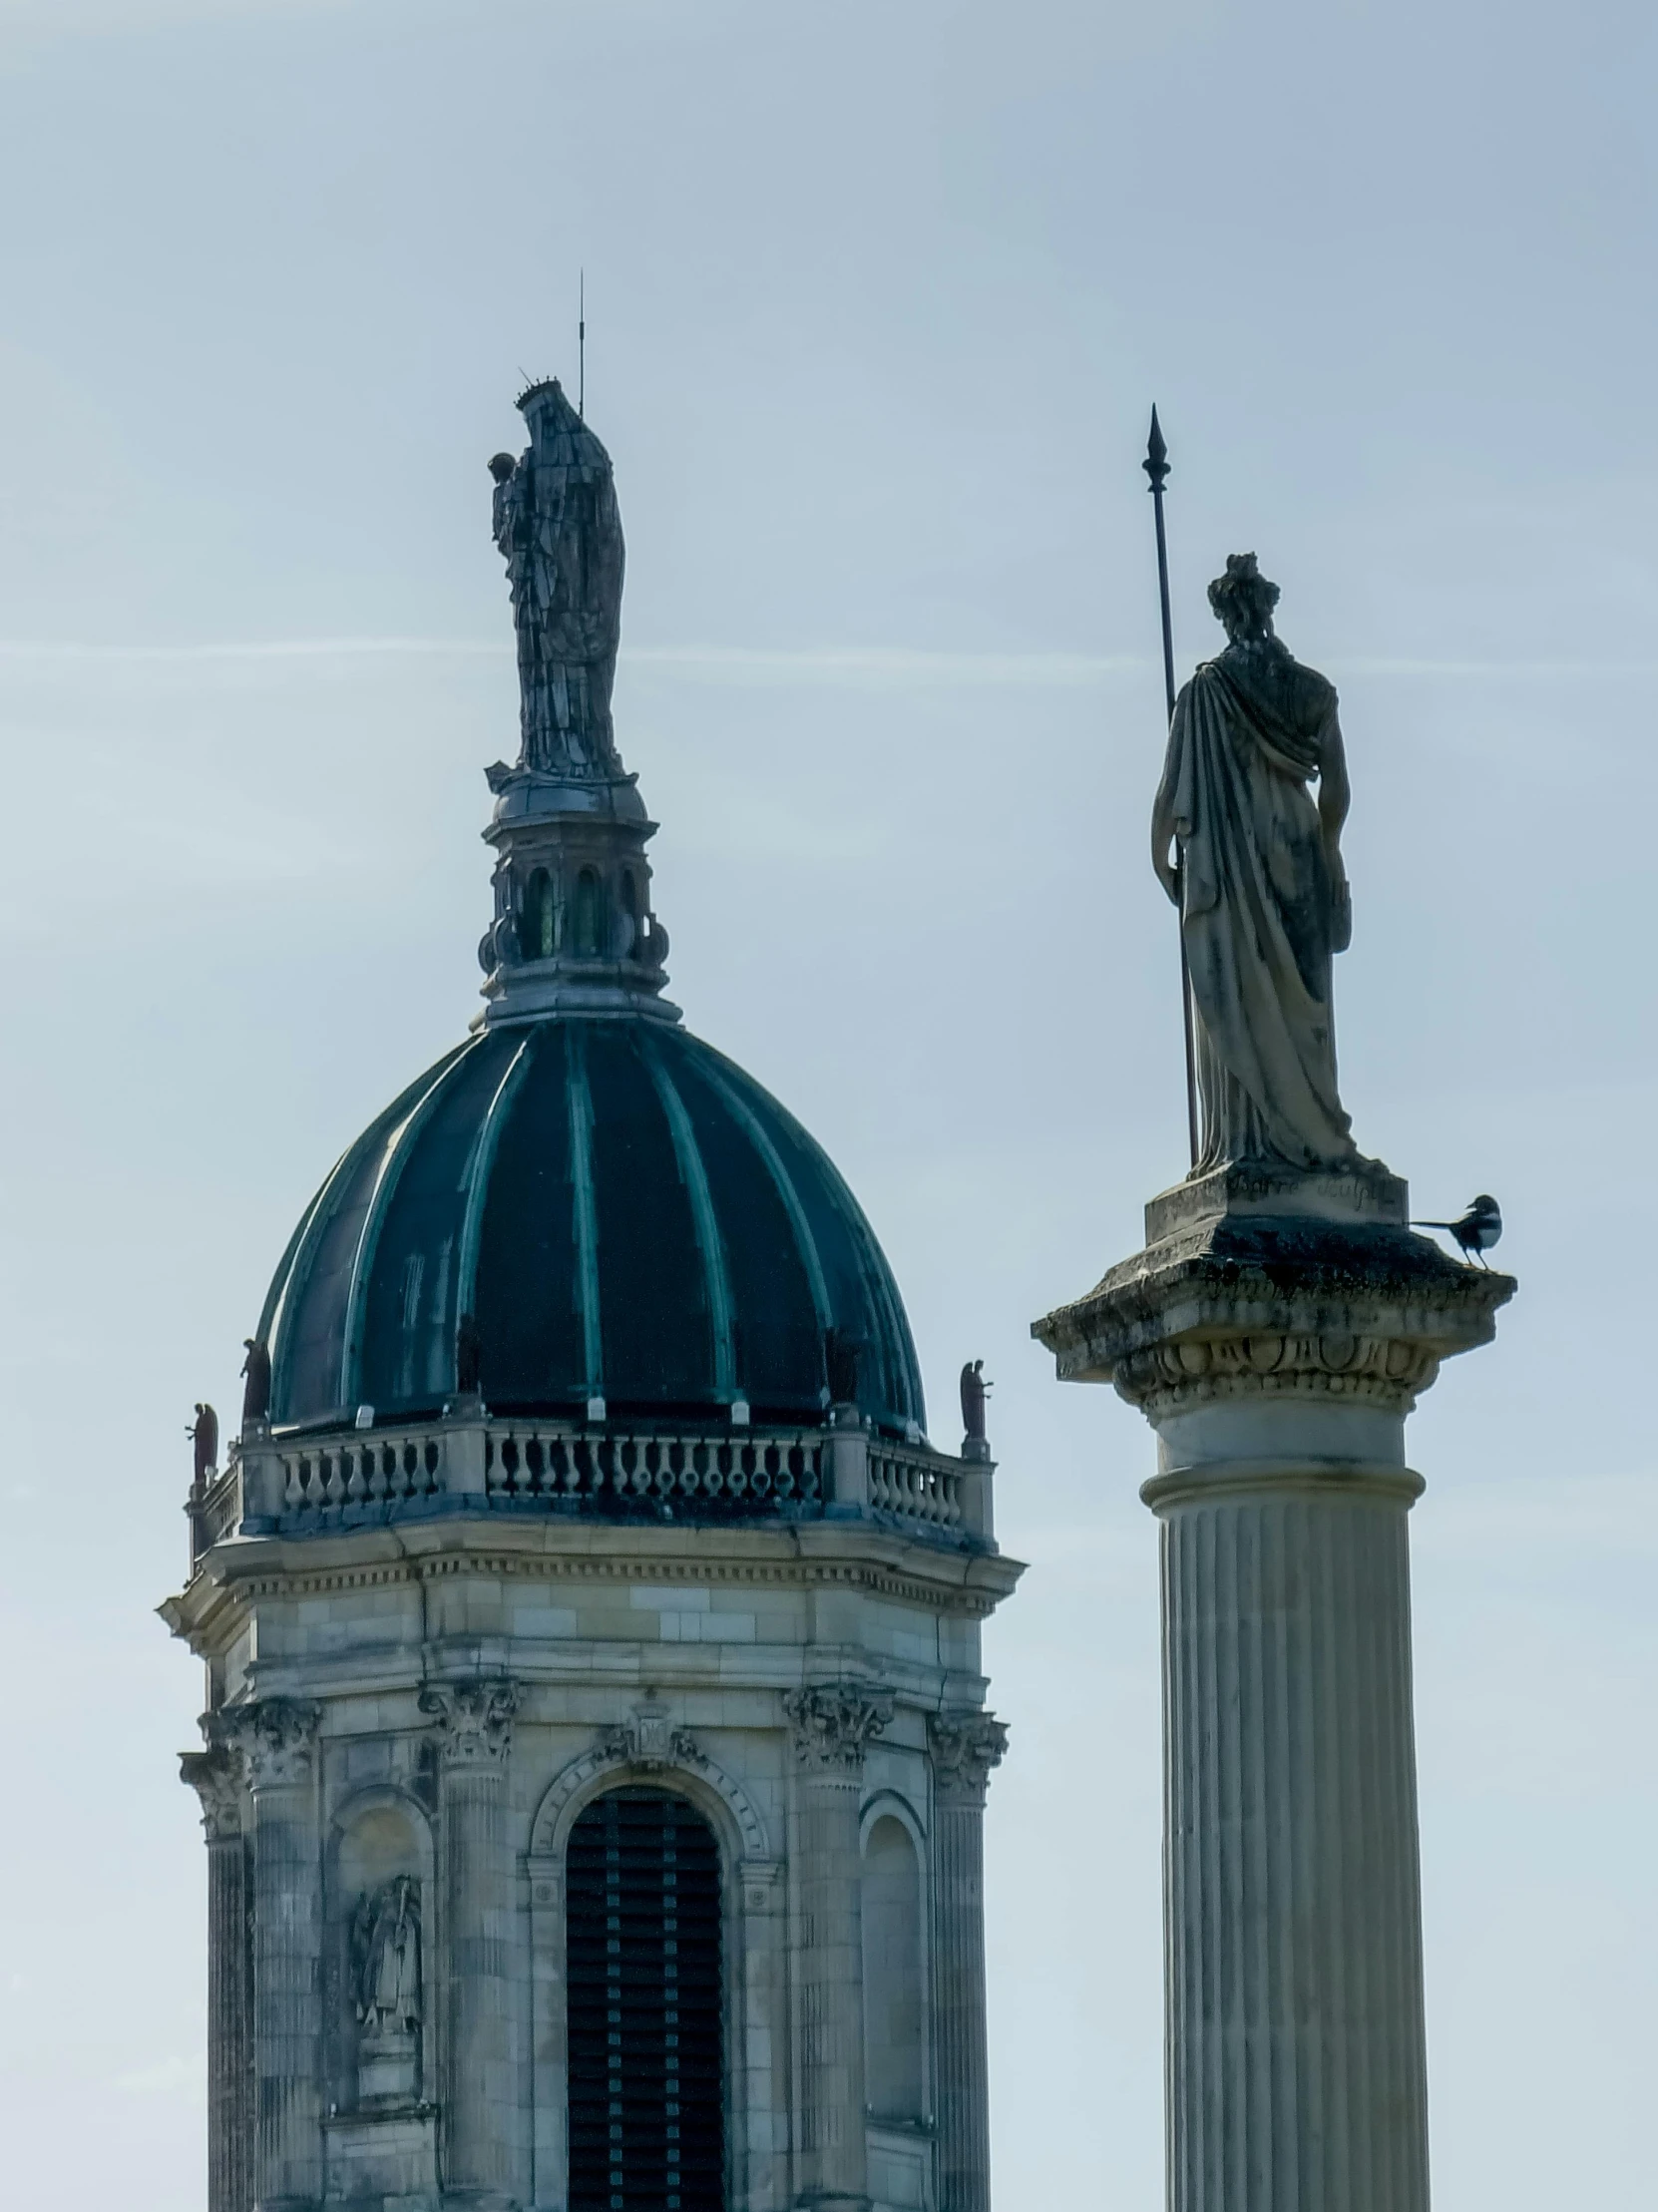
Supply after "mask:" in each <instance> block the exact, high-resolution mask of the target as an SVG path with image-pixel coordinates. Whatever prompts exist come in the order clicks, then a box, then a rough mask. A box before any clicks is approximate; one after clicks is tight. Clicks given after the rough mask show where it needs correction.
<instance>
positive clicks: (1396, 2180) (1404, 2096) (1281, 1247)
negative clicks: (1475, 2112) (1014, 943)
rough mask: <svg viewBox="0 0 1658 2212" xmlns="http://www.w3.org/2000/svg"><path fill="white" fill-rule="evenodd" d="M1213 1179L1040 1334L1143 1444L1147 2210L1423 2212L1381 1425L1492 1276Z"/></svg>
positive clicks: (1414, 1898)
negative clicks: (1159, 2113) (1159, 2130)
mask: <svg viewBox="0 0 1658 2212" xmlns="http://www.w3.org/2000/svg"><path fill="white" fill-rule="evenodd" d="M1407 1219H1408V1200H1407V1194H1406V1190H1405V1185H1404V1184H1403V1183H1402V1182H1400V1181H1398V1179H1397V1178H1395V1177H1393V1176H1392V1175H1389V1174H1388V1173H1387V1171H1386V1170H1385V1169H1383V1168H1380V1167H1378V1166H1375V1165H1373V1164H1371V1163H1362V1164H1361V1166H1360V1168H1358V1169H1356V1170H1354V1171H1353V1172H1352V1173H1349V1174H1344V1175H1339V1176H1336V1175H1332V1176H1327V1177H1302V1176H1297V1175H1295V1174H1293V1173H1292V1172H1290V1171H1288V1170H1286V1171H1284V1172H1282V1173H1279V1172H1278V1171H1276V1170H1263V1169H1257V1168H1249V1169H1244V1168H1232V1169H1223V1170H1219V1171H1217V1172H1216V1173H1215V1174H1213V1175H1211V1176H1208V1177H1206V1178H1204V1179H1203V1181H1201V1182H1199V1183H1196V1184H1188V1185H1183V1186H1182V1187H1181V1189H1180V1190H1178V1191H1174V1192H1170V1193H1168V1194H1166V1195H1165V1197H1164V1198H1162V1199H1157V1200H1154V1201H1153V1202H1152V1204H1151V1205H1150V1206H1149V1207H1148V1208H1147V1209H1146V1230H1147V1248H1146V1250H1145V1251H1143V1252H1142V1253H1140V1254H1139V1255H1138V1256H1137V1257H1136V1258H1135V1259H1132V1260H1129V1261H1127V1262H1125V1263H1124V1264H1123V1265H1122V1266H1121V1267H1117V1268H1113V1269H1112V1270H1111V1272H1110V1273H1109V1274H1107V1275H1106V1277H1105V1278H1104V1280H1103V1282H1101V1283H1100V1285H1099V1287H1098V1288H1097V1289H1096V1290H1095V1291H1093V1292H1092V1293H1091V1294H1090V1295H1089V1296H1088V1297H1087V1298H1085V1299H1081V1300H1079V1301H1078V1302H1077V1303H1076V1304H1075V1305H1073V1306H1069V1307H1064V1308H1061V1309H1060V1310H1059V1311H1058V1312H1056V1313H1053V1314H1050V1315H1048V1316H1047V1318H1046V1319H1045V1320H1044V1321H1041V1322H1038V1323H1037V1324H1036V1334H1037V1335H1038V1336H1040V1337H1041V1339H1042V1341H1043V1342H1044V1343H1046V1344H1047V1345H1048V1346H1049V1347H1050V1349H1052V1350H1053V1351H1054V1352H1055V1354H1056V1355H1057V1359H1058V1367H1059V1373H1060V1375H1061V1377H1066V1378H1069V1379H1073V1380H1078V1381H1110V1382H1114V1383H1115V1385H1116V1388H1117V1390H1118V1391H1119V1392H1120V1394H1121V1395H1122V1396H1123V1397H1124V1398H1126V1399H1127V1400H1128V1401H1129V1403H1130V1404H1132V1405H1136V1406H1138V1407H1139V1408H1140V1409H1141V1410H1142V1411H1143V1412H1144V1413H1145V1415H1146V1417H1147V1419H1148V1420H1149V1421H1150V1423H1151V1425H1152V1428H1153V1429H1154V1431H1155V1432H1156V1436H1157V1457H1158V1473H1157V1474H1156V1476H1154V1477H1153V1479H1152V1480H1151V1481H1150V1482H1149V1483H1147V1484H1146V1486H1145V1488H1144V1490H1143V1492H1142V1496H1143V1497H1144V1498H1145V1500H1146V1503H1147V1504H1148V1505H1149V1506H1150V1507H1151V1508H1152V1510H1153V1511H1154V1512H1155V1513H1156V1514H1157V1515H1158V1517H1159V1519H1160V1520H1161V1522H1162V1532H1161V1553H1162V1616H1163V1703H1164V1731H1163V1735H1164V1785H1165V1834H1164V1876H1165V1891H1164V1910H1165V1987H1166V2013H1167V2032H1166V2046H1165V2056H1166V2070H1167V2121H1168V2127H1167V2145H1168V2202H1169V2205H1170V2207H1171V2212H1427V2206H1428V2118H1427V2079H1426V2062H1425V2047H1424V2045H1425V2035H1424V2018H1423V1980H1422V1927H1421V1906H1420V1891H1419V1881H1420V1877H1419V1846H1418V1833H1417V1801H1416V1751H1415V1741H1414V1731H1413V1720H1412V1704H1411V1607H1410V1563H1409V1553H1408V1545H1407V1526H1406V1517H1407V1515H1408V1514H1409V1512H1410V1509H1411V1506H1412V1504H1413V1503H1414V1502H1415V1500H1416V1499H1417V1498H1418V1497H1419V1496H1420V1495H1421V1492H1422V1489H1423V1484H1422V1481H1421V1478H1420V1477H1419V1476H1417V1475H1415V1474H1413V1473H1412V1472H1411V1471H1410V1470H1409V1469H1408V1467H1407V1466H1406V1462H1405V1421H1406V1416H1407V1415H1408V1414H1409V1412H1410V1411H1411V1408H1412V1407H1413V1405H1414V1404H1415V1402H1416V1399H1417V1397H1418V1396H1419V1395H1420V1393H1421V1392H1422V1391H1423V1390H1425V1389H1427V1388H1428V1387H1429V1385H1430V1384H1432V1383H1433V1381H1434V1380H1435V1377H1436V1376H1437V1374H1438V1372H1439V1366H1440V1362H1441V1361H1442V1360H1443V1359H1444V1358H1446V1357H1448V1356H1449V1355H1450V1354H1451V1353H1454V1352H1460V1351H1464V1350H1467V1349H1469V1348H1470V1347H1471V1346H1474V1345H1477V1344H1481V1343H1484V1342H1486V1341H1488V1340H1489V1338H1490V1337H1491V1335H1492V1334H1493V1332H1494V1319H1493V1316H1494V1312H1495V1309H1496V1307H1497V1306H1499V1305H1500V1304H1501V1303H1502V1302H1503V1301H1504V1300H1505V1299H1506V1298H1507V1297H1508V1296H1510V1295H1511V1293H1512V1291H1513V1289H1514V1284H1513V1282H1512V1280H1511V1278H1509V1277H1508V1276H1505V1275H1499V1274H1496V1273H1494V1272H1486V1271H1484V1270H1482V1269H1479V1268H1475V1267H1468V1266H1461V1265H1458V1264H1457V1263H1456V1262H1454V1261H1452V1260H1451V1259H1449V1258H1448V1257H1447V1256H1446V1255H1445V1254H1444V1253H1443V1252H1441V1251H1440V1250H1439V1249H1438V1247H1437V1246H1435V1245H1433V1244H1431V1243H1430V1242H1429V1241H1428V1240H1427V1239H1425V1238H1422V1237H1418V1236H1413V1235H1412V1234H1411V1233H1410V1231H1409V1228H1408V1226H1407Z"/></svg>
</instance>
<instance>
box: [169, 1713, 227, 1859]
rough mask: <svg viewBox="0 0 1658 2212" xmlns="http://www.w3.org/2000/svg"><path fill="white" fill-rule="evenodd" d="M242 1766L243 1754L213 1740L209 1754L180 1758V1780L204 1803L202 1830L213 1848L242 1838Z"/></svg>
mask: <svg viewBox="0 0 1658 2212" xmlns="http://www.w3.org/2000/svg"><path fill="white" fill-rule="evenodd" d="M241 1766H242V1762H241V1758H240V1755H239V1753H237V1752H236V1751H234V1750H232V1749H231V1747H230V1746H229V1745H228V1744H225V1743H214V1742H212V1741H211V1740H210V1739H209V1741H208V1746H207V1750H206V1751H183V1752H181V1753H180V1755H179V1779H180V1781H181V1782H188V1783H189V1784H190V1786H191V1788H192V1789H193V1790H194V1791H195V1792H196V1794H197V1796H198V1797H199V1798H200V1799H201V1801H202V1830H203V1833H204V1834H205V1835H206V1837H207V1841H208V1843H210V1844H215V1843H229V1842H231V1841H234V1840H237V1839H239V1838H240V1835H241Z"/></svg>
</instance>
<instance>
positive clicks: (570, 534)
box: [490, 379, 623, 776]
mask: <svg viewBox="0 0 1658 2212" xmlns="http://www.w3.org/2000/svg"><path fill="white" fill-rule="evenodd" d="M518 404H519V406H520V408H521V409H522V410H523V413H524V417H525V420H526V421H527V422H528V424H529V426H530V444H529V447H528V449H527V450H526V451H525V452H524V453H522V454H521V455H520V456H519V458H518V459H517V460H516V461H515V460H514V459H513V457H512V455H511V454H510V453H498V454H496V456H495V457H494V459H493V460H492V461H491V462H490V474H491V476H493V477H494V479H495V502H494V530H495V542H496V544H497V545H498V546H499V547H500V549H501V552H502V555H503V556H504V558H505V560H506V563H507V580H508V583H509V585H510V587H511V590H512V600H513V622H514V625H515V627H516V629H517V632H518V676H519V693H520V726H521V729H522V731H523V740H524V742H523V748H522V750H521V752H520V754H519V766H520V767H521V768H530V769H534V770H538V771H540V772H541V773H543V774H548V775H564V776H568V775H577V776H596V775H598V776H606V775H620V774H621V773H622V763H621V761H620V760H619V759H618V757H617V752H616V744H615V739H614V737H613V734H612V725H611V686H612V683H613V681H614V679H615V676H616V657H617V647H618V645H619V643H620V642H621V637H622V564H623V550H622V514H621V511H620V509H619V508H618V506H617V497H616V484H615V481H614V480H613V477H612V474H611V457H610V455H609V454H608V453H607V452H606V451H605V448H604V446H603V445H601V443H600V442H599V440H598V439H597V438H596V437H595V436H594V434H593V432H592V431H591V430H590V429H589V428H588V427H587V425H586V423H585V422H583V420H582V418H581V416H580V415H579V414H578V413H577V411H576V409H575V408H574V407H573V406H572V405H571V404H570V401H569V400H568V399H567V398H566V397H565V395H564V392H563V389H562V388H561V386H560V385H559V383H558V381H557V379H553V380H550V381H548V382H545V383H540V384H533V385H532V386H531V387H530V389H529V390H528V391H527V392H525V393H524V394H523V395H522V397H521V398H520V400H519V402H518Z"/></svg>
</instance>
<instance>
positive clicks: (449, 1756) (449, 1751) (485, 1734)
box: [420, 1679, 518, 1768]
mask: <svg viewBox="0 0 1658 2212" xmlns="http://www.w3.org/2000/svg"><path fill="white" fill-rule="evenodd" d="M420 1709H421V1711H422V1712H423V1713H430V1714H432V1715H433V1717H434V1718H435V1719H436V1720H437V1721H438V1722H439V1724H440V1729H439V1738H438V1741H439V1746H440V1749H441V1752H442V1757H443V1763H444V1765H445V1766H448V1767H484V1768H493V1767H500V1766H503V1765H505V1763H506V1759H507V1754H508V1752H509V1751H510V1750H511V1749H512V1741H513V1715H514V1713H515V1712H517V1710H518V1684H517V1683H516V1682H509V1681H506V1680H504V1679H497V1680H494V1681H484V1682H429V1683H428V1684H427V1685H426V1687H425V1688H424V1689H423V1690H422V1691H421V1693H420Z"/></svg>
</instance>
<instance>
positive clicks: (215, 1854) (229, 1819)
mask: <svg viewBox="0 0 1658 2212" xmlns="http://www.w3.org/2000/svg"><path fill="white" fill-rule="evenodd" d="M204 1727H205V1728H206V1727H207V1723H206V1722H205V1723H204ZM209 1743H210V1746H211V1747H210V1748H209V1749H208V1750H207V1751H187V1752H185V1753H184V1755H183V1756H182V1758H181V1759H180V1762H179V1765H180V1769H181V1772H182V1773H183V1776H184V1779H185V1780H186V1781H187V1782H188V1783H189V1784H190V1785H191V1787H192V1788H193V1789H194V1790H195V1791H196V1794H197V1796H198V1797H199V1798H200V1799H201V1802H202V1827H203V1831H204V1833H205V1835H206V1836H207V2212H252V2207H253V2155H252V2154H253V2110H252V2094H251V2091H252V2078H253V2042H252V2024H253V2023H252V1990H251V1987H250V1984H251V1975H250V1973H249V1965H250V1962H249V1959H248V1952H247V1843H246V1839H245V1837H244V1835H243V1832H242V1788H241V1759H240V1756H239V1754H237V1753H236V1752H235V1751H233V1750H231V1749H230V1748H229V1746H228V1745H226V1744H223V1743H218V1742H213V1741H212V1739H211V1737H210V1736H209Z"/></svg>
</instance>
